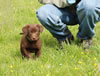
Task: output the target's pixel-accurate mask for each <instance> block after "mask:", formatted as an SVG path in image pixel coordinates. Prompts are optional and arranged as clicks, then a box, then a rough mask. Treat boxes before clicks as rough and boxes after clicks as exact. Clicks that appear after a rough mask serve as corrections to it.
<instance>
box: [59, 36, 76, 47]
mask: <svg viewBox="0 0 100 76" xmlns="http://www.w3.org/2000/svg"><path fill="white" fill-rule="evenodd" d="M71 41H74V36H73V35H72V36H71V37H69V38H67V39H66V40H58V43H59V47H60V49H63V44H64V43H66V44H68V43H69V44H71Z"/></svg>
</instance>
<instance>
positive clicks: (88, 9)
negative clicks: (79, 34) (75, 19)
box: [78, 0, 95, 15]
mask: <svg viewBox="0 0 100 76" xmlns="http://www.w3.org/2000/svg"><path fill="white" fill-rule="evenodd" d="M93 1H94V0H93ZM80 10H82V11H83V12H84V14H85V15H92V14H93V13H94V11H95V2H94V3H93V2H91V3H90V0H82V1H81V2H80V3H79V6H78V11H80Z"/></svg>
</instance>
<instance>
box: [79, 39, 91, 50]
mask: <svg viewBox="0 0 100 76" xmlns="http://www.w3.org/2000/svg"><path fill="white" fill-rule="evenodd" d="M81 42H82V46H83V48H84V49H88V48H90V46H91V44H92V38H91V39H88V40H81Z"/></svg>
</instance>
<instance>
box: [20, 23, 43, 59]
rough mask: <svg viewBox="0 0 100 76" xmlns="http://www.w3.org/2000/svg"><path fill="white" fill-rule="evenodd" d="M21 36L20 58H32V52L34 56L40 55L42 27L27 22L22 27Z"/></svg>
mask: <svg viewBox="0 0 100 76" xmlns="http://www.w3.org/2000/svg"><path fill="white" fill-rule="evenodd" d="M22 31H23V32H22V33H20V34H21V35H23V36H22V39H21V45H20V51H21V54H22V58H24V57H26V58H31V59H33V56H32V53H35V58H36V57H39V56H40V55H41V46H42V43H41V40H40V33H41V32H42V31H43V27H42V26H41V25H39V24H27V25H26V26H24V27H23V28H22Z"/></svg>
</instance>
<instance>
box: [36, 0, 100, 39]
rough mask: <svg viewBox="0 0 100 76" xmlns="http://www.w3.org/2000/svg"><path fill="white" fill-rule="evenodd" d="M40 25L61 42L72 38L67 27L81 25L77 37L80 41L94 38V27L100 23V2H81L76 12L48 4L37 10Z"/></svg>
mask: <svg viewBox="0 0 100 76" xmlns="http://www.w3.org/2000/svg"><path fill="white" fill-rule="evenodd" d="M36 14H37V17H38V19H39V21H40V23H41V24H42V25H43V26H44V27H45V28H46V29H47V30H49V32H51V34H52V35H53V36H54V37H55V38H56V39H59V40H65V39H66V38H69V37H70V36H71V32H70V31H69V29H68V27H67V25H76V24H79V31H78V33H77V37H78V38H80V39H89V38H92V37H93V36H94V34H95V32H94V27H95V25H96V22H98V21H100V0H92V1H91V0H81V1H80V2H79V3H78V4H77V6H76V12H75V13H72V12H71V10H70V9H68V8H67V7H66V8H57V7H56V6H54V5H52V4H46V5H44V6H42V7H41V8H40V9H38V10H37V13H36Z"/></svg>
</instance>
